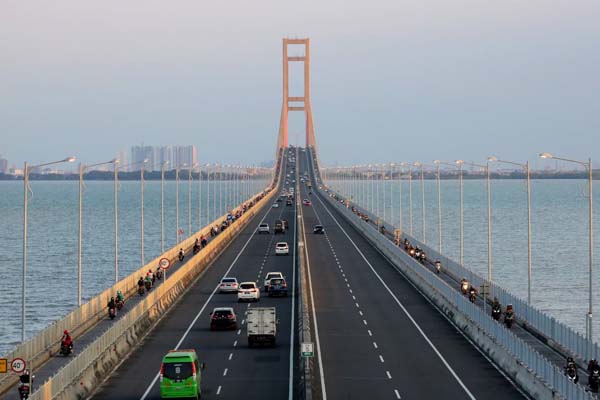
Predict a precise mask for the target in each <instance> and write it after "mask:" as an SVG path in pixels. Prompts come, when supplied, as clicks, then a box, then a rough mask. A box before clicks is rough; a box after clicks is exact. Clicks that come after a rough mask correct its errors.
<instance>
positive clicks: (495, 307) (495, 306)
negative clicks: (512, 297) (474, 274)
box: [492, 297, 502, 321]
mask: <svg viewBox="0 0 600 400" xmlns="http://www.w3.org/2000/svg"><path fill="white" fill-rule="evenodd" d="M501 314H502V304H500V301H499V300H498V298H497V297H494V302H493V303H492V318H494V319H495V320H496V321H497V320H499V319H500V315H501Z"/></svg>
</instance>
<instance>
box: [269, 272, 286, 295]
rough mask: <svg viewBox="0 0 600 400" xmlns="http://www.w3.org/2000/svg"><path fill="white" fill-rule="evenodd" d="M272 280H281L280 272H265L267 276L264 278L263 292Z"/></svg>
mask: <svg viewBox="0 0 600 400" xmlns="http://www.w3.org/2000/svg"><path fill="white" fill-rule="evenodd" d="M272 278H279V279H283V274H282V273H281V272H267V275H266V276H265V292H266V291H267V290H268V287H269V281H270V280H271V279H272Z"/></svg>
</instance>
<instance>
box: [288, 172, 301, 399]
mask: <svg viewBox="0 0 600 400" xmlns="http://www.w3.org/2000/svg"><path fill="white" fill-rule="evenodd" d="M296 175H298V170H296ZM296 180H297V181H298V182H300V179H298V177H296ZM296 185H297V186H296V188H297V189H298V192H300V183H297V184H296ZM294 221H295V222H294V250H293V252H292V257H293V262H292V321H291V322H290V367H289V372H288V376H289V382H288V400H293V398H294V332H295V331H296V327H295V326H294V324H295V318H296V247H297V246H296V243H298V241H297V235H298V204H297V203H296V204H294Z"/></svg>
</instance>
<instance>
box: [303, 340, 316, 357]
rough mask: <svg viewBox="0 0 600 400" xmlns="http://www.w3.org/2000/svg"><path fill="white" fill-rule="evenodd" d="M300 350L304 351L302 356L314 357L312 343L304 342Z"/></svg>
mask: <svg viewBox="0 0 600 400" xmlns="http://www.w3.org/2000/svg"><path fill="white" fill-rule="evenodd" d="M300 352H301V353H302V357H313V356H314V355H315V352H314V346H313V344H312V343H302V345H301V348H300Z"/></svg>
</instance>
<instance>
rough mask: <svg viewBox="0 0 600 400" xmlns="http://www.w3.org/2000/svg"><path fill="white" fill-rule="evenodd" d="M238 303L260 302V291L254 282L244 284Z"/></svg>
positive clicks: (241, 284)
mask: <svg viewBox="0 0 600 400" xmlns="http://www.w3.org/2000/svg"><path fill="white" fill-rule="evenodd" d="M237 294H238V301H246V300H247V301H259V300H260V290H259V289H258V286H256V283H254V282H242V283H240V288H239V290H238V292H237Z"/></svg>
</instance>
